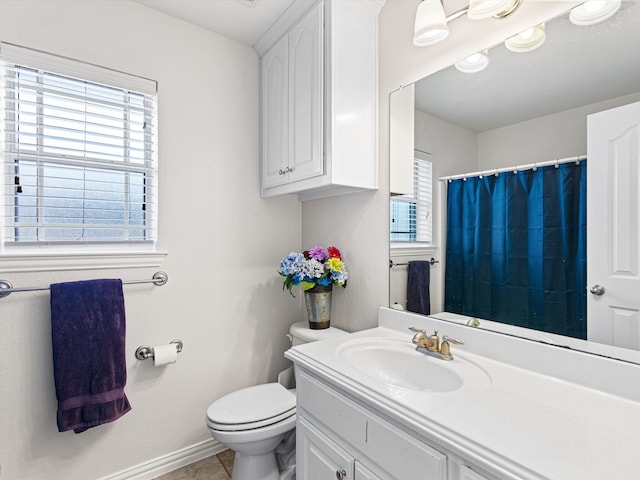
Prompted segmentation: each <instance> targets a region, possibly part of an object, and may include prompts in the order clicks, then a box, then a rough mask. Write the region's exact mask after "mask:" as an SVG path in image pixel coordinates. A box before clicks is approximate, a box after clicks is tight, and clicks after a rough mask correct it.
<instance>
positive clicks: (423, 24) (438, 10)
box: [413, 0, 449, 47]
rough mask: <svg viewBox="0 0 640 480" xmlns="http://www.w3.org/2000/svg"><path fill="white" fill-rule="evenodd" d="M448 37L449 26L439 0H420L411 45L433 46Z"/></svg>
mask: <svg viewBox="0 0 640 480" xmlns="http://www.w3.org/2000/svg"><path fill="white" fill-rule="evenodd" d="M448 35H449V26H448V25H447V19H446V17H445V16H444V7H443V6H442V3H440V0H422V1H421V2H420V4H419V5H418V10H417V12H416V22H415V28H414V35H413V44H414V45H416V46H418V47H424V46H427V45H433V44H435V43H438V42H440V41H442V40H444V39H445V38H447V36H448Z"/></svg>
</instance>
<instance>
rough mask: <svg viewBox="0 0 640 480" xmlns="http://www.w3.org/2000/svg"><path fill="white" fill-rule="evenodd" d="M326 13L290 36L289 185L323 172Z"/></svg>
mask: <svg viewBox="0 0 640 480" xmlns="http://www.w3.org/2000/svg"><path fill="white" fill-rule="evenodd" d="M322 19H323V9H322V2H319V3H318V4H317V5H316V6H315V7H313V9H312V10H311V11H310V12H309V13H308V14H307V15H306V16H305V17H304V18H303V19H302V20H301V21H300V22H299V23H298V24H297V25H296V26H294V27H293V28H292V29H291V32H289V57H288V59H289V181H290V182H291V181H296V180H302V179H304V178H310V177H315V176H317V175H321V174H322V172H323V151H324V149H323V125H322V121H323V115H322V105H323V81H322V75H323V68H322V59H323V54H322V52H323V41H322V39H323V24H322V23H323V20H322Z"/></svg>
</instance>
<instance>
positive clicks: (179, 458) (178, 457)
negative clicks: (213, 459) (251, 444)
mask: <svg viewBox="0 0 640 480" xmlns="http://www.w3.org/2000/svg"><path fill="white" fill-rule="evenodd" d="M226 449H227V447H225V446H224V445H222V444H221V443H220V442H218V441H216V440H214V439H213V438H212V439H210V440H205V441H204V442H201V443H197V444H195V445H192V446H190V447H187V448H183V449H182V450H178V451H176V452H173V453H170V454H168V455H164V456H162V457H158V458H156V459H154V460H150V461H148V462H144V463H141V464H139V465H136V466H135V467H131V468H128V469H126V470H122V471H120V472H117V473H114V474H113V475H109V476H107V477H102V478H101V479H99V480H151V479H153V478H155V477H158V476H160V475H164V474H165V473H169V472H172V471H174V470H177V469H178V468H181V467H184V466H186V465H190V464H192V463H194V462H197V461H198V460H202V459H205V458H207V457H210V456H212V455H216V454H218V453H220V452H222V451H224V450H226Z"/></svg>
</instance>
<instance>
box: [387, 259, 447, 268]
mask: <svg viewBox="0 0 640 480" xmlns="http://www.w3.org/2000/svg"><path fill="white" fill-rule="evenodd" d="M436 263H440V260H436V259H435V258H433V257H431V260H429V265H431V266H433V265H435V264H436ZM402 265H409V262H404V263H396V262H394V261H393V260H389V268H393V267H400V266H402Z"/></svg>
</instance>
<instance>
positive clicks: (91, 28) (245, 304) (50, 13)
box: [0, 0, 357, 480]
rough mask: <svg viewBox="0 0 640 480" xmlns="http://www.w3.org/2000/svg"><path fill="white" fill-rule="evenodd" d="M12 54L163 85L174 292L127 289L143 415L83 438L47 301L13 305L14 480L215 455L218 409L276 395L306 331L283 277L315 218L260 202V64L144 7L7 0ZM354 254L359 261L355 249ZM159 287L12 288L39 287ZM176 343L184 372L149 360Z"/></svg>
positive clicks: (134, 378)
mask: <svg viewBox="0 0 640 480" xmlns="http://www.w3.org/2000/svg"><path fill="white" fill-rule="evenodd" d="M0 40H2V41H7V42H12V43H17V44H21V45H24V46H28V47H33V48H36V49H41V50H45V51H48V52H52V53H57V54H60V55H65V56H69V57H73V58H77V59H80V60H85V61H88V62H91V63H96V64H99V65H103V66H107V67H111V68H115V69H118V70H122V71H126V72H130V73H134V74H138V75H142V76H145V77H149V78H153V79H155V80H157V81H158V82H159V115H160V118H159V139H160V140H159V141H160V146H159V161H160V177H159V178H160V189H161V191H160V199H159V202H160V208H161V213H160V218H159V222H160V232H159V239H160V244H159V247H160V249H161V250H165V251H167V252H169V253H168V256H167V257H166V259H165V260H164V262H163V263H162V265H161V269H162V270H165V271H166V272H167V273H168V274H169V282H168V284H167V285H165V286H163V287H154V286H150V285H140V286H127V287H125V301H126V306H127V370H128V382H127V387H126V389H125V391H126V393H127V396H128V397H129V400H130V402H131V405H132V407H133V409H132V411H131V412H129V413H128V414H126V415H125V416H123V417H122V418H121V419H119V420H117V421H116V422H114V423H111V424H108V425H103V426H99V427H96V428H93V429H90V430H89V431H87V432H85V433H82V434H79V435H75V434H74V433H72V432H66V433H58V431H57V428H56V421H55V418H56V399H55V393H54V386H53V376H52V362H51V345H50V342H51V341H50V325H49V307H48V301H49V296H48V294H47V293H46V292H32V293H14V294H12V295H10V296H9V297H7V298H4V299H0V365H1V368H0V431H1V432H2V434H1V435H0V478H2V479H7V480H17V479H20V480H26V479H33V480H54V479H55V480H58V479H65V480H91V479H98V478H103V477H108V476H111V475H112V474H114V473H115V472H120V471H122V470H125V469H130V468H133V467H135V466H137V465H139V464H142V463H144V462H148V461H151V460H154V459H156V458H158V457H161V456H163V455H167V454H171V453H174V452H177V451H178V450H180V449H183V448H189V447H192V446H194V445H197V444H199V443H201V442H205V441H210V436H209V433H208V431H207V429H206V426H205V421H204V419H205V411H206V408H207V406H208V405H209V403H210V402H211V401H213V400H215V399H216V398H218V397H220V396H221V395H223V394H225V393H227V392H229V391H231V390H234V389H236V388H238V387H242V386H247V385H252V384H256V383H259V382H264V381H273V380H275V379H276V376H277V373H278V371H280V370H281V369H282V368H284V367H285V366H286V365H287V364H288V361H286V360H285V359H284V358H283V352H284V350H285V349H286V348H287V343H288V342H287V340H286V338H285V333H286V332H287V331H288V328H289V325H290V324H292V323H293V322H295V321H298V320H299V319H300V316H299V315H300V299H292V298H291V297H290V296H289V295H288V294H286V293H283V292H282V283H281V280H280V277H279V276H278V275H277V268H278V265H279V261H280V259H281V258H282V257H283V256H284V255H285V254H287V253H288V252H290V251H292V250H299V249H300V248H301V229H302V226H301V225H302V220H301V207H300V203H299V202H298V201H297V199H296V198H294V197H282V198H274V199H268V200H262V199H261V198H260V189H259V176H258V171H259V170H258V161H259V151H258V146H259V98H258V92H259V88H258V86H259V69H258V65H259V63H258V58H257V56H256V54H255V53H254V52H253V50H252V49H250V48H249V47H246V46H243V45H241V44H239V43H236V42H233V41H231V40H228V39H226V38H224V37H221V36H218V35H215V34H212V33H210V32H207V31H205V30H203V29H200V28H197V27H194V26H191V25H189V24H187V23H184V22H181V21H178V20H175V19H172V18H171V17H168V16H166V15H163V14H160V13H158V12H155V11H154V10H151V9H149V8H146V7H144V6H142V5H139V4H137V3H133V2H129V1H103V0H93V1H74V0H71V1H66V0H56V1H50V0H33V1H12V0H3V1H0ZM340 240H343V239H340ZM339 243H340V244H341V245H340V246H343V245H344V246H347V250H348V253H349V254H350V255H351V251H349V249H350V248H351V246H352V244H350V242H346V241H341V242H339ZM354 256H355V255H354ZM1 268H3V266H2V259H0V269H1ZM154 272H155V269H149V268H137V269H117V270H114V269H111V270H90V271H65V272H54V271H47V272H33V273H17V272H4V271H3V272H2V273H1V274H0V278H2V279H7V280H10V281H11V282H13V284H14V285H15V286H37V285H48V284H49V283H52V282H55V281H67V280H76V279H85V278H104V277H120V278H123V279H125V280H127V279H139V278H150V277H151V275H152V274H153V273H154ZM354 287H355V288H354V290H355V289H356V288H357V283H356V282H354ZM174 338H180V339H182V340H183V341H184V351H183V352H182V353H181V354H180V356H179V359H178V362H177V363H176V364H174V365H170V366H167V367H165V368H158V369H155V368H153V365H152V361H151V360H147V361H145V362H140V361H138V360H136V359H135V357H134V352H135V349H136V348H137V347H138V346H139V345H142V344H151V345H153V344H161V343H167V342H169V341H170V340H172V339H174Z"/></svg>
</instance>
